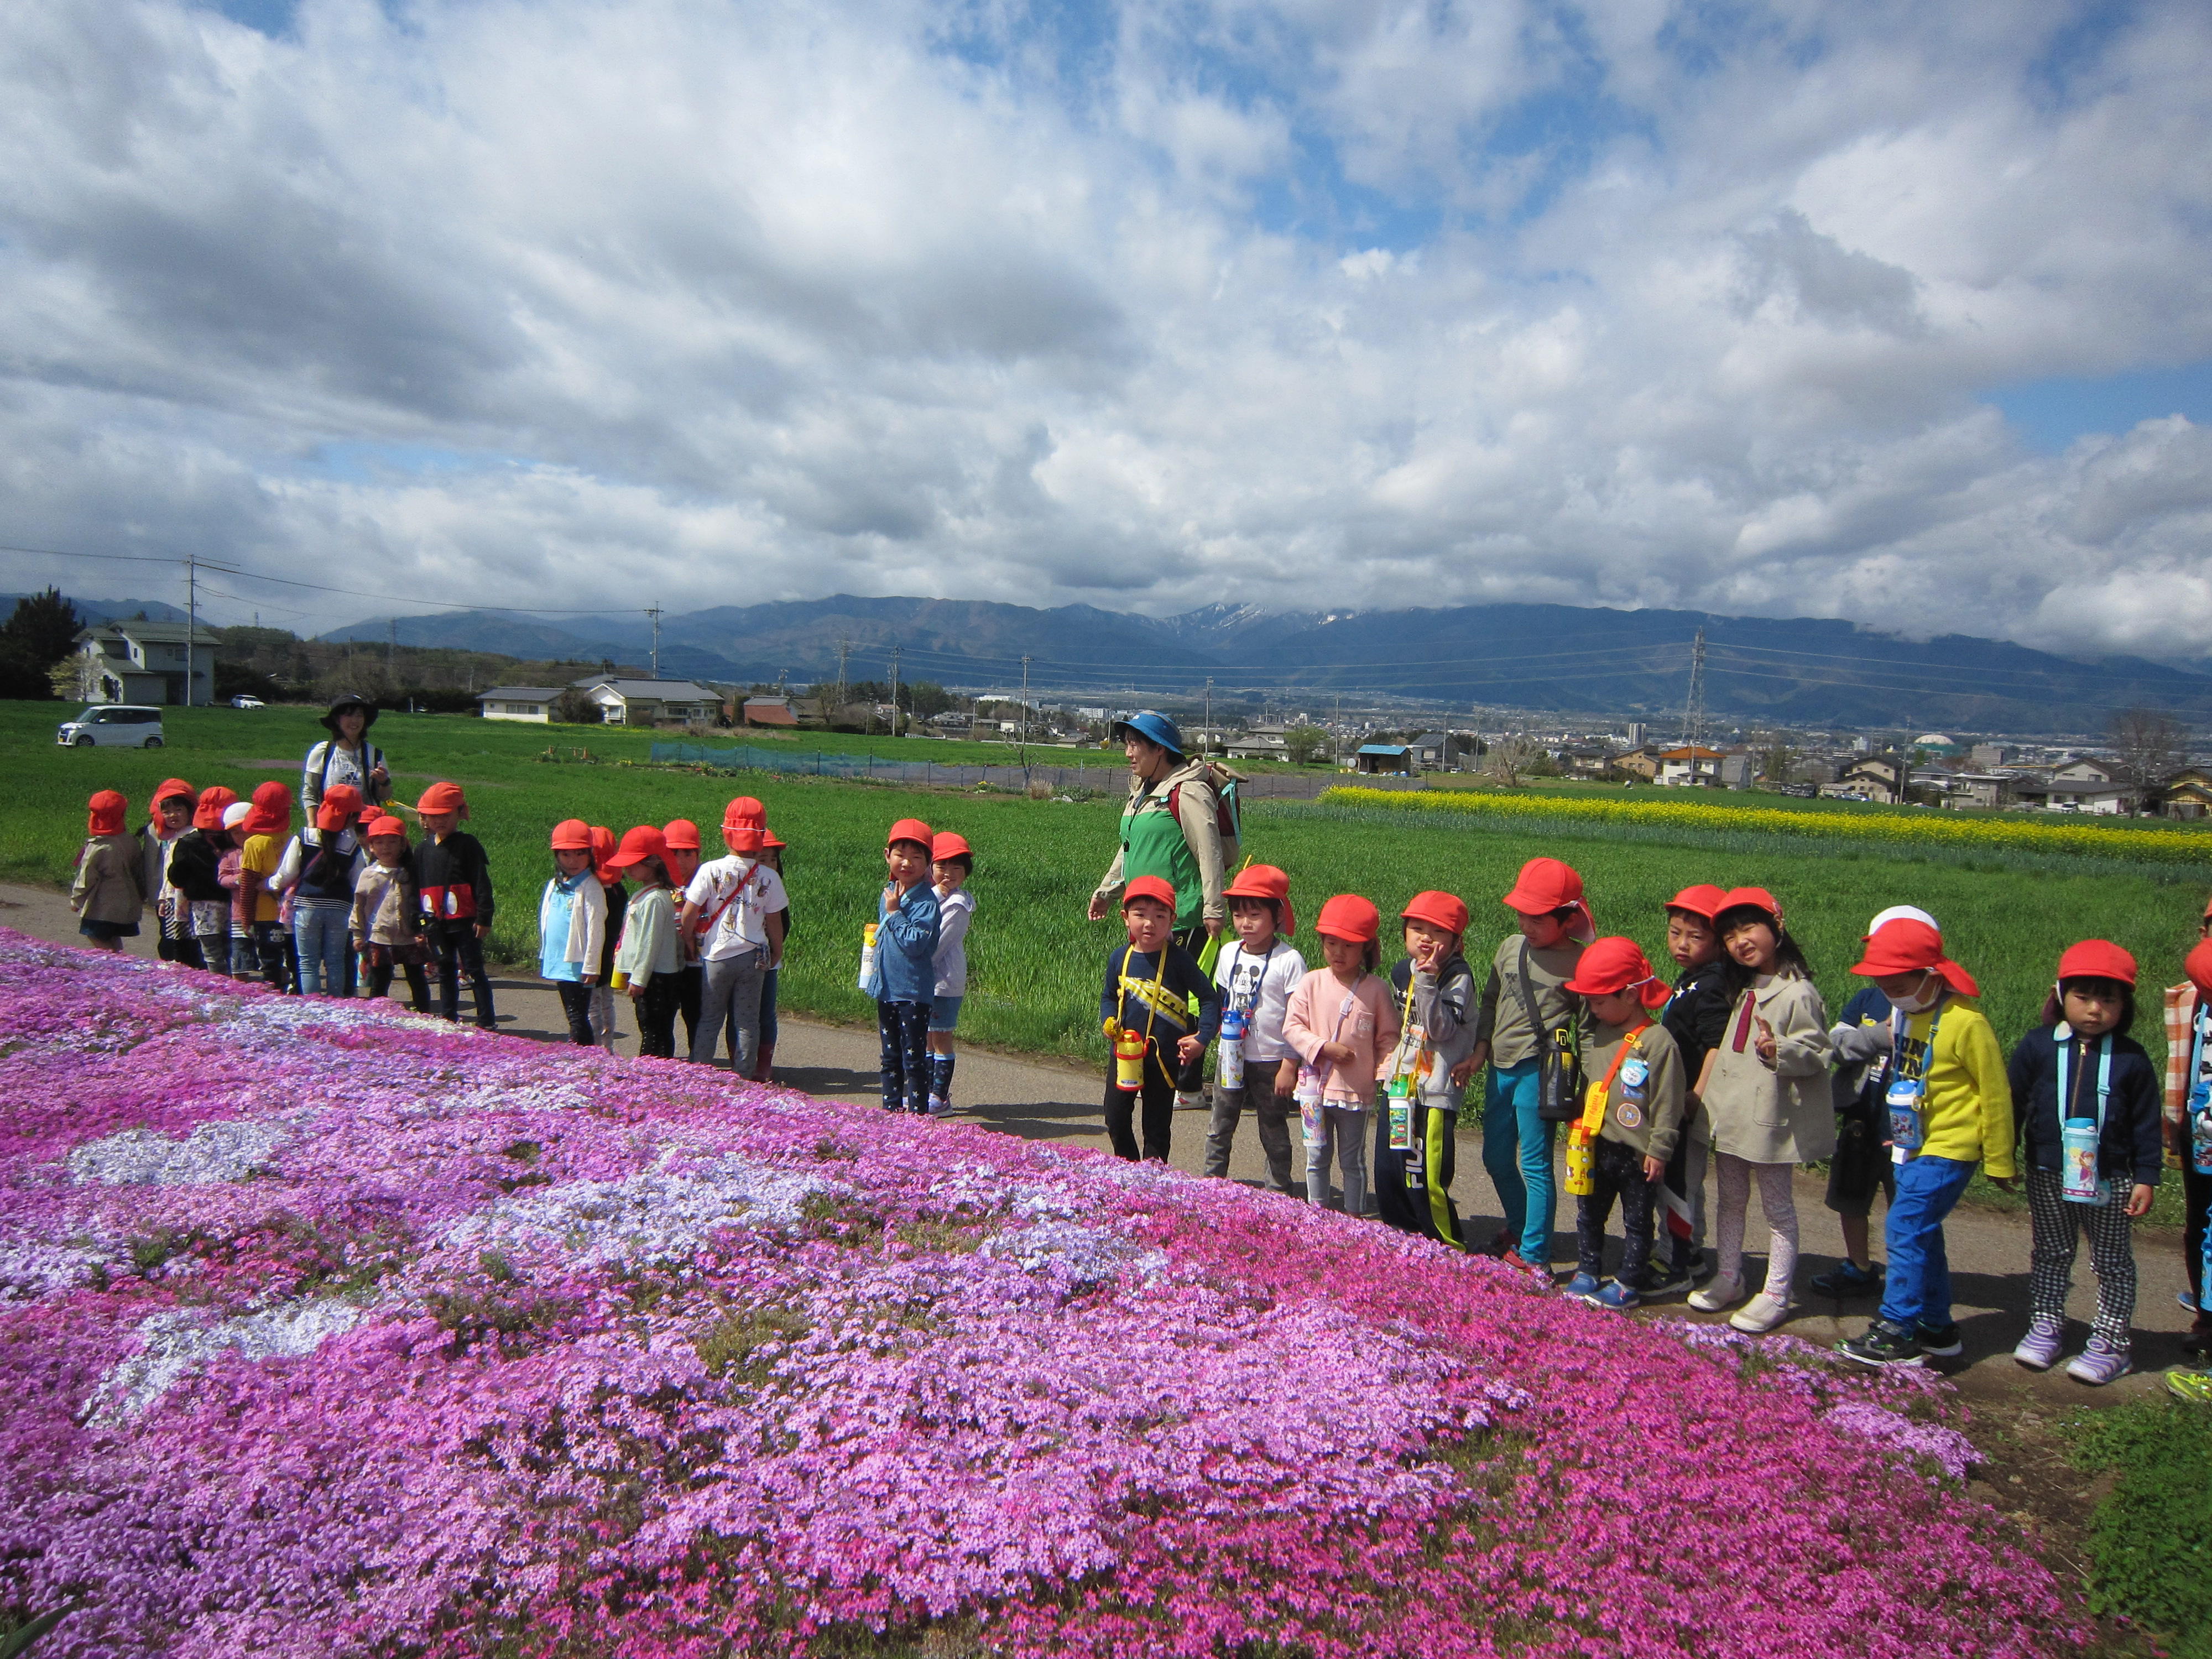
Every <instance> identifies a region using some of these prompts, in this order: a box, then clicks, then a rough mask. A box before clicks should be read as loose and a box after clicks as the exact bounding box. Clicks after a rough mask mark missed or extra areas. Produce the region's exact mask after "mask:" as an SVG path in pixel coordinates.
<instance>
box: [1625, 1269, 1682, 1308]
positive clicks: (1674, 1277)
mask: <svg viewBox="0 0 2212 1659" xmlns="http://www.w3.org/2000/svg"><path fill="white" fill-rule="evenodd" d="M1689 1291H1690V1275H1689V1274H1687V1273H1679V1272H1677V1271H1676V1270H1675V1269H1674V1268H1672V1267H1654V1268H1653V1269H1652V1270H1651V1282H1650V1284H1649V1285H1645V1286H1644V1288H1643V1289H1642V1290H1641V1291H1638V1292H1636V1294H1637V1296H1638V1298H1639V1299H1640V1300H1642V1301H1645V1302H1657V1301H1659V1300H1661V1299H1662V1297H1670V1296H1686V1295H1688V1294H1689Z"/></svg>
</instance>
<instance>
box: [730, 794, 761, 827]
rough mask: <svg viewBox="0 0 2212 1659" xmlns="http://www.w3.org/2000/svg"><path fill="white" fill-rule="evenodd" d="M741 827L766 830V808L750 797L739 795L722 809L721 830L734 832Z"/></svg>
mask: <svg viewBox="0 0 2212 1659" xmlns="http://www.w3.org/2000/svg"><path fill="white" fill-rule="evenodd" d="M741 826H742V827H744V828H745V829H767V828H768V808H767V807H765V806H763V805H761V804H760V802H758V801H757V800H756V799H753V798H752V797H751V796H750V795H739V796H738V798H737V799H735V800H733V801H732V802H731V803H730V804H729V805H727V806H725V807H724V808H723V809H722V828H723V829H738V828H739V827H741Z"/></svg>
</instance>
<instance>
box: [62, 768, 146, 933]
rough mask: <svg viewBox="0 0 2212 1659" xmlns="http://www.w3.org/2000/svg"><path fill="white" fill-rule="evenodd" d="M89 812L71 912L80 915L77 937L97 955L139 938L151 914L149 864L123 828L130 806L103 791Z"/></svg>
mask: <svg viewBox="0 0 2212 1659" xmlns="http://www.w3.org/2000/svg"><path fill="white" fill-rule="evenodd" d="M85 807H86V811H85V818H84V822H85V832H86V834H85V843H84V845H83V846H82V847H81V848H78V849H77V854H76V879H75V880H74V881H72V882H71V883H70V909H72V910H74V911H76V913H77V917H78V921H77V925H76V930H77V932H78V933H82V934H83V935H84V937H85V938H87V939H89V940H91V941H92V943H93V945H94V948H95V949H98V950H101V951H120V950H121V949H122V948H123V941H124V940H125V939H136V938H137V936H138V917H139V915H140V913H141V912H142V911H143V910H144V909H145V908H146V861H145V860H144V859H143V858H142V857H141V856H140V855H139V852H138V844H137V842H135V841H133V840H132V839H131V836H129V835H128V834H126V833H125V830H124V828H123V819H124V815H125V813H127V812H128V811H130V810H131V803H130V802H128V801H126V800H125V799H123V797H122V796H121V795H119V794H118V793H116V792H115V791H114V790H112V789H102V790H100V791H99V792H98V793H95V794H94V796H93V797H92V799H90V800H88V801H87V802H86V803H85Z"/></svg>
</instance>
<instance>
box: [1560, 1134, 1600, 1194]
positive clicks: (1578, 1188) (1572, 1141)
mask: <svg viewBox="0 0 2212 1659" xmlns="http://www.w3.org/2000/svg"><path fill="white" fill-rule="evenodd" d="M1593 1161H1594V1160H1593V1158H1592V1154H1591V1152H1590V1143H1589V1136H1588V1135H1587V1134H1585V1133H1583V1126H1582V1124H1581V1123H1580V1122H1577V1123H1576V1124H1575V1126H1574V1127H1572V1128H1571V1129H1569V1130H1568V1131H1567V1147H1566V1158H1565V1164H1566V1182H1565V1185H1566V1189H1567V1192H1568V1193H1569V1194H1570V1195H1571V1196H1573V1197H1575V1198H1587V1197H1589V1194H1590V1193H1591V1191H1592V1190H1593V1188H1594V1187H1595V1182H1592V1181H1591V1179H1590V1170H1591V1165H1592V1163H1593Z"/></svg>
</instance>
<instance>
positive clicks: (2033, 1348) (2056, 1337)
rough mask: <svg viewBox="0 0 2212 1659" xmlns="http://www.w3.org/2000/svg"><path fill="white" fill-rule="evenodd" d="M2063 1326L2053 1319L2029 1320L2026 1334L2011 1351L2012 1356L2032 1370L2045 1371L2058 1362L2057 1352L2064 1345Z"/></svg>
mask: <svg viewBox="0 0 2212 1659" xmlns="http://www.w3.org/2000/svg"><path fill="white" fill-rule="evenodd" d="M2064 1339H2065V1328H2064V1327H2063V1326H2062V1325H2061V1324H2059V1322H2057V1320H2055V1319H2050V1318H2044V1319H2037V1320H2033V1321H2031V1322H2029V1324H2028V1328H2027V1335H2026V1336H2023V1337H2022V1338H2021V1340H2020V1346H2018V1347H2017V1348H2015V1349H2014V1350H2013V1351H2012V1357H2013V1358H2015V1359H2016V1360H2018V1361H2019V1362H2020V1363H2021V1364H2023V1365H2025V1366H2027V1368H2028V1370H2032V1371H2047V1370H2050V1369H2051V1367H2052V1366H2053V1365H2056V1364H2057V1363H2058V1352H2059V1350H2060V1349H2061V1348H2063V1346H2065V1340H2064Z"/></svg>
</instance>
